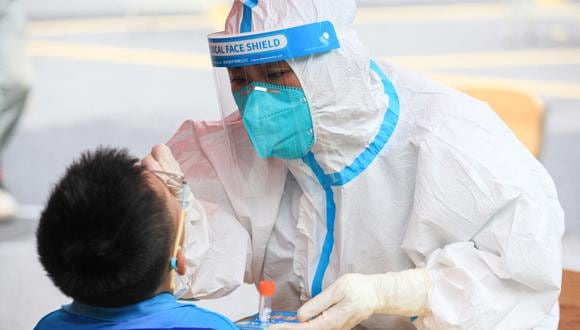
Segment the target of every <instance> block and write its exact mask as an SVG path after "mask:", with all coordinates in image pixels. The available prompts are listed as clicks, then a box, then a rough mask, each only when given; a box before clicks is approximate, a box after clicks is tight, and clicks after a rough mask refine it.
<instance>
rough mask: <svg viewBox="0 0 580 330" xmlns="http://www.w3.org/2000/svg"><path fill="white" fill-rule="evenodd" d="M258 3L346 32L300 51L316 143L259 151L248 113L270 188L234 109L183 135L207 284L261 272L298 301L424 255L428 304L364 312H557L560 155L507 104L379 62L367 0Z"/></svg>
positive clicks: (273, 13)
mask: <svg viewBox="0 0 580 330" xmlns="http://www.w3.org/2000/svg"><path fill="white" fill-rule="evenodd" d="M248 3H251V6H249V7H251V13H252V19H251V29H252V31H269V30H274V29H280V28H283V27H291V26H297V25H302V24H307V23H312V22H318V21H323V20H329V21H331V22H332V23H333V24H334V26H335V28H336V32H337V35H338V38H339V42H340V48H339V49H336V50H334V51H332V52H328V53H325V54H322V55H315V56H309V57H306V58H299V59H295V60H289V61H288V63H289V64H290V66H291V68H292V69H293V71H294V72H295V74H296V75H297V77H298V78H299V80H300V83H301V85H302V88H303V89H304V92H305V94H306V97H307V100H308V104H309V106H310V110H311V114H312V120H313V125H314V134H315V137H316V141H315V143H314V145H313V147H312V149H311V153H309V154H308V155H307V156H305V157H304V158H303V159H297V160H289V161H282V160H278V159H272V158H270V159H260V158H258V156H257V155H256V153H255V151H254V149H253V147H252V144H251V143H250V141H249V139H248V137H247V136H246V134H245V132H244V127H243V125H242V122H241V121H240V122H239V130H238V133H239V136H237V137H236V138H237V139H238V140H237V142H238V144H239V146H243V147H245V148H247V153H246V155H245V158H244V162H245V163H246V164H248V170H249V171H253V172H254V173H253V174H252V173H250V176H251V177H253V178H254V179H253V180H254V181H253V185H254V186H255V187H257V189H259V190H260V191H259V192H258V193H257V194H255V195H253V196H252V197H247V196H243V195H241V194H237V193H236V190H235V189H234V188H233V183H232V182H234V181H235V180H234V178H232V173H230V172H229V171H228V169H229V167H228V164H226V162H225V161H224V160H226V159H228V157H227V155H226V153H227V149H226V148H224V144H225V141H224V139H225V133H224V129H223V126H222V123H221V122H196V121H186V122H184V123H183V125H182V126H181V127H180V128H179V130H178V131H177V133H176V134H175V135H174V136H173V137H172V138H171V140H170V141H169V142H168V145H169V146H170V148H171V150H172V152H173V154H174V156H175V157H176V159H177V161H178V162H179V164H180V166H181V169H182V170H183V172H184V173H185V175H186V177H187V180H188V182H189V184H190V188H191V190H192V191H193V194H194V196H195V198H196V199H197V200H199V201H201V203H200V204H198V209H199V208H201V209H199V212H200V214H201V216H203V217H207V219H208V220H207V221H208V223H209V224H210V226H211V227H212V229H211V230H212V232H213V234H212V235H210V236H212V237H213V238H212V239H211V241H210V251H213V252H211V253H206V254H205V257H204V259H202V260H197V261H196V263H201V265H200V266H199V267H197V268H195V273H196V274H197V276H193V277H194V278H195V281H194V282H193V283H191V285H192V288H191V294H192V295H194V296H197V297H216V296H220V295H223V294H225V293H227V292H229V291H231V290H233V289H234V288H235V287H237V285H239V284H240V282H241V280H242V274H243V273H244V272H245V281H246V282H249V283H252V282H255V283H257V282H258V281H259V280H261V279H268V280H274V281H275V282H276V283H277V286H278V291H277V295H276V298H275V299H274V302H273V309H274V310H297V309H298V308H299V307H300V306H301V304H302V303H303V302H304V301H306V300H308V299H309V298H310V297H311V296H312V293H313V290H316V291H317V290H318V289H316V288H315V286H317V285H318V286H320V285H321V287H322V288H325V287H327V286H329V285H330V284H331V283H333V282H334V281H335V280H336V279H337V278H338V277H339V276H341V275H343V274H347V273H363V274H380V273H386V272H397V271H402V270H406V269H410V268H415V267H424V268H426V269H427V270H428V272H429V275H430V278H431V289H430V291H429V293H428V303H427V309H428V312H427V314H425V315H424V316H422V317H419V318H418V319H417V320H415V321H414V322H413V323H411V321H410V320H409V318H405V317H394V316H385V315H374V316H372V317H371V318H370V319H368V320H367V321H365V322H363V323H362V324H361V326H363V327H368V328H379V329H386V328H404V327H412V325H414V326H416V327H418V328H440V329H442V328H444V329H450V328H471V329H492V328H493V329H522V328H533V327H539V326H545V327H547V328H556V327H557V322H558V301H557V300H558V296H559V292H560V282H561V268H562V265H561V236H562V234H563V231H564V222H563V211H562V209H561V207H560V204H559V202H558V197H557V193H556V190H555V187H554V184H553V182H552V180H551V178H550V176H549V175H548V173H547V172H546V170H545V169H544V168H543V167H542V165H541V164H540V163H539V162H538V161H537V160H536V159H535V158H534V157H533V156H532V155H531V154H530V153H529V152H528V151H527V150H526V149H525V147H524V146H523V145H522V144H521V143H520V142H519V141H518V140H517V138H516V137H515V136H514V134H513V133H512V132H511V131H510V130H509V129H508V128H507V127H506V126H505V125H504V124H503V122H502V121H501V120H500V119H499V118H498V116H497V115H496V114H495V113H494V112H493V110H491V109H490V108H489V107H488V106H487V105H486V104H484V103H482V102H480V101H478V100H475V99H473V98H470V97H468V96H466V95H463V94H461V93H459V92H457V91H455V90H453V89H450V88H447V87H445V86H441V85H439V84H437V83H434V82H432V81H429V80H426V79H424V78H422V77H420V76H418V75H416V74H413V73H410V72H408V71H405V70H402V69H400V68H397V67H394V66H391V65H388V64H384V63H380V64H379V65H378V67H371V64H370V63H371V60H372V57H371V54H370V53H369V50H368V49H367V48H366V47H365V46H364V45H363V44H362V43H361V42H360V41H359V40H358V38H357V36H356V34H355V32H354V30H353V29H352V27H351V24H352V21H353V19H354V16H355V11H356V5H355V2H354V1H353V0H338V1H337V0H334V1H330V0H325V1H321V0H270V1H268V0H261V1H246V5H247V4H248ZM247 11H248V8H246V12H247ZM243 15H244V2H243V1H238V0H237V1H235V3H234V5H233V8H232V10H231V12H230V14H229V16H228V18H227V22H226V32H227V33H230V34H236V33H240V24H241V21H242V16H243ZM246 24H247V23H246ZM373 65H374V64H373ZM265 169H267V172H268V173H270V175H269V176H267V177H266V176H261V175H260V174H261V173H263V172H264V171H265ZM266 179H267V181H265V180H266ZM202 205H203V206H202ZM239 224H241V226H239ZM242 227H243V229H242ZM244 229H245V231H244ZM216 233H219V234H216ZM247 235H249V237H250V239H251V248H250V249H249V251H248V252H247V253H246V250H244V246H245V245H244V244H245V240H246V239H247V237H248V236H247ZM216 255H217V256H219V257H216ZM246 257H247V259H246ZM244 267H245V269H244ZM317 270H318V274H317ZM321 270H322V271H321ZM320 273H322V275H321V274H320ZM214 276H217V278H213V277H214Z"/></svg>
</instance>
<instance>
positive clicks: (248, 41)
mask: <svg viewBox="0 0 580 330" xmlns="http://www.w3.org/2000/svg"><path fill="white" fill-rule="evenodd" d="M208 42H209V51H210V55H211V61H212V64H213V66H214V67H239V66H247V65H256V64H263V63H271V62H277V61H283V60H287V59H292V58H298V57H303V56H308V55H313V54H318V53H323V52H328V51H330V50H333V49H336V48H339V43H338V38H337V36H336V32H335V30H334V26H333V25H332V23H331V22H329V21H323V22H317V23H311V24H306V25H301V26H296V27H291V28H287V29H281V30H276V31H269V32H260V33H241V34H237V35H228V34H225V33H224V32H218V33H214V34H210V35H209V36H208Z"/></svg>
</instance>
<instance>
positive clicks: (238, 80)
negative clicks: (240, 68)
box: [230, 76, 246, 84]
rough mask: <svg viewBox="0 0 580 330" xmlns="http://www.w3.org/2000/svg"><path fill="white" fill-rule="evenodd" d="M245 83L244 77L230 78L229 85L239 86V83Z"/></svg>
mask: <svg viewBox="0 0 580 330" xmlns="http://www.w3.org/2000/svg"><path fill="white" fill-rule="evenodd" d="M245 82H246V78H244V77H240V76H238V77H230V83H231V84H239V83H245Z"/></svg>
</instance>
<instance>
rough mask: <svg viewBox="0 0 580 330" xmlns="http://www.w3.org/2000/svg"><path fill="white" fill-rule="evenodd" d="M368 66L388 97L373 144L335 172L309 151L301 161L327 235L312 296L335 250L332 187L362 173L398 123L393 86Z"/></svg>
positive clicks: (383, 76)
mask: <svg viewBox="0 0 580 330" xmlns="http://www.w3.org/2000/svg"><path fill="white" fill-rule="evenodd" d="M370 67H371V69H372V70H373V71H375V73H376V74H378V75H379V77H380V78H381V81H382V83H383V87H384V91H385V93H386V94H387V95H388V96H389V107H388V109H387V111H386V113H385V116H384V118H383V123H382V124H381V128H380V129H379V132H378V133H377V135H376V136H375V138H374V140H373V142H372V143H371V144H370V145H369V146H368V147H367V148H365V150H364V151H362V152H361V153H360V154H359V155H358V156H357V158H356V159H355V160H354V161H353V162H352V163H351V164H350V165H348V166H346V167H345V168H344V169H342V170H341V171H340V172H338V173H331V174H326V173H324V170H323V169H322V167H321V166H320V164H318V162H317V161H316V158H315V157H314V154H313V153H312V152H308V153H307V154H306V155H305V156H304V157H303V158H302V160H303V161H304V163H305V164H306V165H308V167H310V169H311V170H312V172H313V173H314V175H315V176H316V178H317V180H318V182H319V183H320V185H321V186H322V188H323V189H324V191H325V194H326V236H325V238H324V243H323V245H322V252H321V254H320V259H319V261H318V265H317V267H316V272H315V274H314V279H313V280H312V288H311V293H312V296H313V297H315V296H317V295H318V294H319V293H320V292H322V281H323V280H324V274H325V273H326V269H327V268H328V264H329V262H330V255H331V254H332V250H333V247H334V220H335V217H336V204H335V202H334V192H333V191H332V186H342V185H344V184H346V183H348V182H350V181H351V180H352V179H354V178H356V177H357V176H358V175H359V174H361V173H362V172H363V171H364V170H365V169H366V168H367V167H368V166H369V165H370V164H371V163H372V162H373V160H374V159H375V158H376V156H377V155H378V154H379V153H380V152H381V150H382V149H383V148H384V146H385V145H386V144H387V142H388V141H389V139H390V137H391V135H392V134H393V132H394V130H395V127H396V126H397V122H398V121H399V108H400V103H399V96H398V94H397V92H396V90H395V87H394V86H393V84H392V83H391V81H390V80H389V79H388V77H387V76H386V75H385V73H384V72H383V71H382V70H381V68H380V67H379V66H378V65H377V64H376V63H375V62H374V61H371V63H370Z"/></svg>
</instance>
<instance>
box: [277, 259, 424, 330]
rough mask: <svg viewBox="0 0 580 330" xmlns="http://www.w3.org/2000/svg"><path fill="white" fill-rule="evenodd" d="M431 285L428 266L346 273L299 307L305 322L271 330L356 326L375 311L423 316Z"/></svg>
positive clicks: (375, 312) (300, 315)
mask: <svg viewBox="0 0 580 330" xmlns="http://www.w3.org/2000/svg"><path fill="white" fill-rule="evenodd" d="M430 287H431V280H430V279H429V273H428V272H427V271H426V270H425V269H424V268H417V269H409V270H405V271H401V272H393V273H386V274H373V275H363V274H346V275H343V276H341V277H340V278H339V279H338V280H336V282H334V283H333V284H332V285H330V286H329V287H328V288H326V289H325V290H323V291H322V292H321V293H320V294H319V295H318V296H316V297H315V298H313V299H311V300H310V301H308V302H307V303H305V304H304V305H303V306H302V307H301V308H300V309H299V310H298V319H299V320H300V321H302V322H304V321H307V320H309V319H311V318H313V317H316V316H317V315H319V314H320V315H319V316H318V317H316V318H314V319H312V320H310V321H307V322H305V323H301V324H280V325H275V326H271V327H269V328H268V329H277V330H280V329H352V328H353V327H355V326H356V325H357V324H359V323H360V322H362V321H364V320H366V319H368V318H369V317H370V316H371V315H373V314H389V315H399V316H408V317H411V316H421V315H422V314H424V313H425V312H426V307H425V305H426V303H427V293H428V291H429V288H430Z"/></svg>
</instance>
